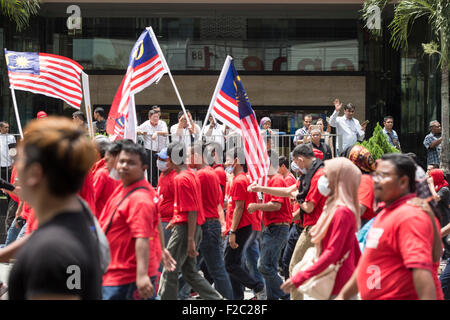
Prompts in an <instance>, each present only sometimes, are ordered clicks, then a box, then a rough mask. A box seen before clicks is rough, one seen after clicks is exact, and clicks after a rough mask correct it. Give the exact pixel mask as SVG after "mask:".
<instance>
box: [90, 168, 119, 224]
mask: <svg viewBox="0 0 450 320" xmlns="http://www.w3.org/2000/svg"><path fill="white" fill-rule="evenodd" d="M121 184H122V183H121V181H120V180H116V179H113V178H111V177H110V176H109V171H108V169H106V164H104V165H103V166H98V167H97V169H96V170H95V173H94V177H93V186H94V191H95V198H96V200H97V201H96V203H95V214H96V217H97V219H98V218H99V216H100V214H101V213H102V211H103V207H104V206H105V204H106V202H107V201H108V199H109V197H110V196H111V195H112V193H113V192H114V190H115V189H116V188H117V187H119V186H120V185H121Z"/></svg>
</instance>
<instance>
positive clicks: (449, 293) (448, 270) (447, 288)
mask: <svg viewBox="0 0 450 320" xmlns="http://www.w3.org/2000/svg"><path fill="white" fill-rule="evenodd" d="M439 280H441V287H442V291H443V292H444V299H445V300H450V258H449V259H448V260H447V265H446V266H445V269H444V271H442V273H441V276H440V277H439Z"/></svg>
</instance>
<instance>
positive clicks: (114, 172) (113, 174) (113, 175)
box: [109, 168, 120, 180]
mask: <svg viewBox="0 0 450 320" xmlns="http://www.w3.org/2000/svg"><path fill="white" fill-rule="evenodd" d="M109 176H110V177H111V178H113V179H114V180H120V177H119V173H118V172H117V170H116V168H112V169H111V171H110V172H109Z"/></svg>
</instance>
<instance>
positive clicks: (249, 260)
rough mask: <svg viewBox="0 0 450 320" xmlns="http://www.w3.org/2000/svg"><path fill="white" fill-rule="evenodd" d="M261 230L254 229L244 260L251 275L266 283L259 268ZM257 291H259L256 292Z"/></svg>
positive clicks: (245, 249) (246, 247)
mask: <svg viewBox="0 0 450 320" xmlns="http://www.w3.org/2000/svg"><path fill="white" fill-rule="evenodd" d="M260 243H261V231H256V230H252V233H251V234H250V238H248V240H247V242H246V244H245V246H244V261H245V267H246V268H247V270H248V272H249V274H250V276H252V277H253V278H254V279H256V280H257V281H258V282H262V283H264V277H263V276H262V274H261V273H260V272H259V270H258V260H259V256H260V250H259V248H260ZM255 293H257V292H255Z"/></svg>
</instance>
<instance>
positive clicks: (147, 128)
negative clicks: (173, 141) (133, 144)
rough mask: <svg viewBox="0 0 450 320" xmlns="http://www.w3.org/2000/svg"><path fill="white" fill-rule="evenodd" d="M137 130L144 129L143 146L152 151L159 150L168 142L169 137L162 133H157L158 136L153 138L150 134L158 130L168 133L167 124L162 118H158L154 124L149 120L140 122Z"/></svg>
mask: <svg viewBox="0 0 450 320" xmlns="http://www.w3.org/2000/svg"><path fill="white" fill-rule="evenodd" d="M137 131H144V132H147V134H146V135H145V136H143V137H144V148H145V149H147V150H152V151H161V150H162V149H164V148H165V147H167V145H168V144H169V137H168V136H164V135H158V137H157V138H156V139H155V140H153V139H152V135H153V134H154V133H155V132H158V131H164V132H167V133H168V129H167V124H166V122H165V121H164V120H158V124H157V125H156V126H154V125H152V124H151V122H150V120H147V121H145V122H144V123H143V124H141V125H140V126H139V127H138V128H137Z"/></svg>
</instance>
